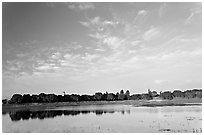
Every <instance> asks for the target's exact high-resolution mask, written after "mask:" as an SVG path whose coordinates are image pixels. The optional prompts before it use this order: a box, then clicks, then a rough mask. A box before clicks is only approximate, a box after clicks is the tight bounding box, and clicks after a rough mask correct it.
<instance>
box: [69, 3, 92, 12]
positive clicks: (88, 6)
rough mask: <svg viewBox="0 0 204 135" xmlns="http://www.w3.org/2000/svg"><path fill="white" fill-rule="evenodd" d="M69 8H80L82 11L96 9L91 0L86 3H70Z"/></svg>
mask: <svg viewBox="0 0 204 135" xmlns="http://www.w3.org/2000/svg"><path fill="white" fill-rule="evenodd" d="M68 8H70V9H72V10H80V11H85V10H93V9H95V6H94V4H93V3H89V2H84V3H78V2H77V3H68Z"/></svg>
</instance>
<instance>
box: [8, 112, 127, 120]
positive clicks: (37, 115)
mask: <svg viewBox="0 0 204 135" xmlns="http://www.w3.org/2000/svg"><path fill="white" fill-rule="evenodd" d="M114 112H115V111H114V110H92V111H88V110H82V111H80V110H46V111H16V112H9V116H10V118H11V120H12V121H20V120H29V119H40V120H43V119H45V118H54V117H57V116H62V115H64V116H76V115H79V114H82V115H84V114H89V113H95V114H96V115H103V114H105V113H114ZM121 113H122V114H124V113H125V111H124V110H121ZM128 114H129V111H128Z"/></svg>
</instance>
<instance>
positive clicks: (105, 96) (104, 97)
mask: <svg viewBox="0 0 204 135" xmlns="http://www.w3.org/2000/svg"><path fill="white" fill-rule="evenodd" d="M156 97H158V98H162V99H168V100H171V99H173V98H175V97H180V98H195V97H197V98H202V90H201V89H193V90H186V91H184V92H182V91H180V90H174V91H173V92H171V91H165V92H160V93H159V94H158V93H157V92H156V91H150V90H149V89H148V93H144V94H133V95H130V91H129V90H127V91H126V92H124V91H123V90H121V91H120V92H117V93H116V94H114V93H108V92H105V93H101V92H97V93H95V94H94V95H78V94H71V95H69V94H64V95H55V94H45V93H40V94H39V95H35V94H34V95H30V94H24V95H21V94H14V95H13V96H12V98H11V99H10V100H6V99H4V100H2V103H3V104H7V103H9V104H23V103H54V102H80V101H118V100H152V99H153V98H156Z"/></svg>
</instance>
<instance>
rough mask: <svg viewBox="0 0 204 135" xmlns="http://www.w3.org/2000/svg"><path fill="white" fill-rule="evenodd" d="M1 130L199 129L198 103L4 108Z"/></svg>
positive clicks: (200, 109)
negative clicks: (7, 109) (164, 105)
mask: <svg viewBox="0 0 204 135" xmlns="http://www.w3.org/2000/svg"><path fill="white" fill-rule="evenodd" d="M2 129H3V132H37V133H42V132H46V133H49V132H78V133H82V132H95V133H98V132H111V133H116V132H119V133H126V132H129V133H141V132H142V133H149V132H151V133H158V132H182V133H185V132H199V133H200V132H202V106H166V107H134V106H131V105H95V106H75V107H61V108H54V109H49V110H39V111H17V112H7V113H6V114H3V115H2Z"/></svg>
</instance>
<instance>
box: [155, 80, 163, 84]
mask: <svg viewBox="0 0 204 135" xmlns="http://www.w3.org/2000/svg"><path fill="white" fill-rule="evenodd" d="M154 82H155V83H156V84H162V83H164V82H165V81H164V80H155V81H154Z"/></svg>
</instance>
